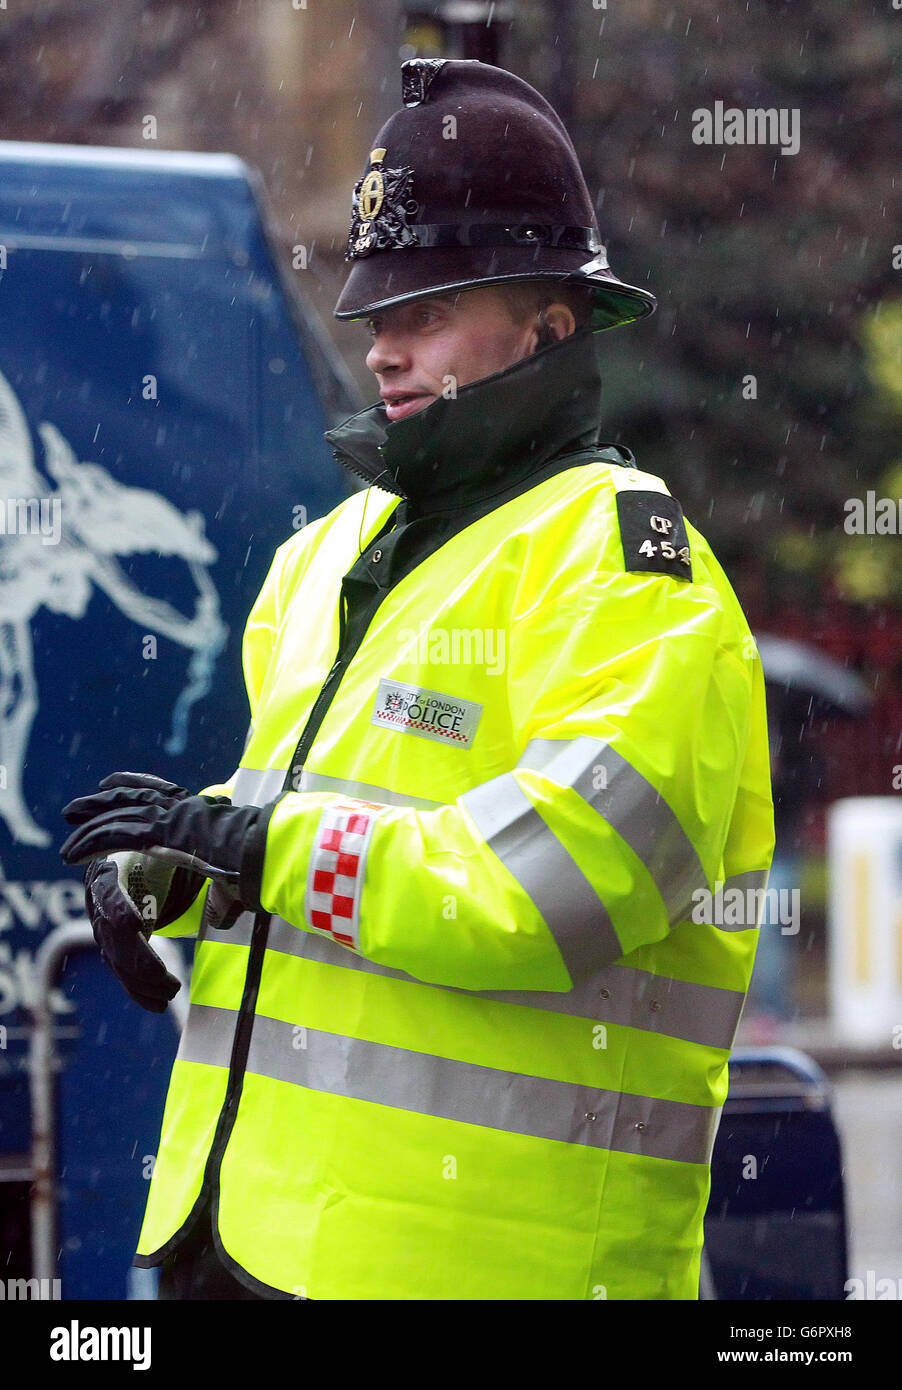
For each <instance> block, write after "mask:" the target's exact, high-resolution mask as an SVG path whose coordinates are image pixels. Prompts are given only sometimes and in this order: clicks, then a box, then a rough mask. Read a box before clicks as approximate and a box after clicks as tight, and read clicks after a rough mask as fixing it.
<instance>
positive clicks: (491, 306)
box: [366, 285, 537, 420]
mask: <svg viewBox="0 0 902 1390" xmlns="http://www.w3.org/2000/svg"><path fill="white" fill-rule="evenodd" d="M367 323H368V326H369V329H370V334H371V336H372V339H373V344H372V347H371V348H370V350H369V352H368V353H367V356H366V365H367V366H368V367H369V369H370V371H371V372H375V374H376V377H377V378H378V381H379V392H380V395H381V396H382V398H383V400H384V401H385V413H386V415H387V416H388V418H389V420H400V419H402V418H403V417H404V416H405V415H414V414H416V412H417V411H418V410H425V409H426V407H427V406H428V405H430V404H431V403H432V401H434V400H436V399H437V397H439V396H441V395H442V394H443V393H445V394H447V395H449V396H450V395H452V394H454V393H455V392H456V391H457V390H458V389H459V388H460V387H461V386H466V385H467V384H468V383H469V382H471V381H480V380H481V379H482V378H483V377H486V376H492V375H493V374H494V373H495V372H500V371H502V370H503V369H504V368H505V367H510V366H512V364H513V363H514V362H519V361H520V360H521V358H523V357H528V356H529V355H530V354H531V353H532V352H533V351H534V350H535V346H536V342H537V332H536V317H535V316H530V317H528V318H527V319H526V320H525V322H519V323H518V322H517V321H515V319H514V318H513V316H512V314H511V311H510V309H509V308H508V305H507V303H506V302H505V300H504V299H502V297H501V296H500V295H499V294H498V293H497V291H496V290H495V289H494V288H493V287H492V286H490V285H485V286H479V287H478V288H476V289H472V290H465V291H460V292H457V293H454V294H448V295H428V296H427V297H426V298H424V299H414V300H410V301H408V302H407V303H406V304H395V305H393V306H392V307H391V308H389V309H382V310H380V311H379V312H378V313H376V314H374V315H373V316H372V317H371V318H370V319H368V320H367Z"/></svg>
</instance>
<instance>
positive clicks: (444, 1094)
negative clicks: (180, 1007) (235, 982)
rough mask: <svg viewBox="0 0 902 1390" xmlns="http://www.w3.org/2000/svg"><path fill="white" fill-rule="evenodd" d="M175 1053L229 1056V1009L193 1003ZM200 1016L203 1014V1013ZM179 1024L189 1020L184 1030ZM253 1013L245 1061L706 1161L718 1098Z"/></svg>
mask: <svg viewBox="0 0 902 1390" xmlns="http://www.w3.org/2000/svg"><path fill="white" fill-rule="evenodd" d="M194 1009H195V1010H197V1012H198V1018H197V1020H196V1025H197V1026H195V1028H194V1030H193V1032H192V1037H191V1042H190V1044H188V1045H186V1046H185V1048H184V1051H183V1052H182V1053H181V1058H182V1060H183V1061H190V1062H206V1063H207V1064H213V1065H217V1066H221V1067H226V1066H228V1064H229V1057H230V1050H231V1041H232V1035H233V1033H234V1027H235V1015H234V1013H233V1012H232V1010H229V1009H214V1008H207V1007H205V1006H203V1005H200V1006H198V1005H195V1006H194ZM205 1016H206V1017H205ZM186 1032H187V1030H186ZM298 1036H299V1034H298V1025H295V1024H291V1023H282V1022H281V1021H279V1020H277V1019H272V1018H266V1017H264V1016H263V1015H260V1014H258V1015H257V1016H256V1018H255V1019H254V1029H253V1033H252V1035H251V1043H250V1051H249V1053H248V1059H247V1071H249V1072H251V1073H254V1074H256V1075H258V1076H266V1077H270V1078H271V1079H273V1080H275V1081H284V1082H288V1083H289V1084H291V1085H295V1086H303V1087H306V1088H307V1089H308V1090H313V1091H322V1092H326V1093H327V1094H329V1095H337V1096H346V1097H348V1098H352V1099H355V1100H363V1101H369V1102H371V1103H373V1104H377V1105H383V1106H387V1107H390V1108H392V1109H395V1110H408V1111H415V1112H417V1113H418V1114H422V1115H431V1116H433V1117H435V1118H437V1119H444V1120H452V1121H455V1122H457V1123H460V1124H468V1125H479V1126H481V1127H482V1128H485V1129H492V1130H500V1131H503V1132H505V1133H508V1134H523V1135H529V1136H531V1137H534V1138H538V1139H548V1140H555V1141H557V1142H559V1143H567V1144H587V1145H590V1146H592V1147H593V1148H599V1149H614V1150H616V1151H618V1152H620V1153H632V1154H643V1155H645V1156H647V1157H650V1158H663V1159H674V1160H678V1161H680V1162H683V1163H707V1162H708V1161H709V1159H710V1156H711V1149H712V1147H713V1143H714V1135H715V1132H716V1128H717V1123H718V1120H719V1117H720V1111H719V1107H717V1106H705V1105H690V1104H688V1103H687V1102H685V1101H673V1100H657V1099H655V1098H653V1097H651V1096H634V1095H630V1094H628V1093H625V1092H621V1091H608V1090H600V1089H597V1088H595V1087H592V1086H581V1085H576V1084H574V1083H573V1082H569V1081H552V1080H548V1079H547V1078H545V1077H540V1076H528V1075H525V1074H523V1073H520V1072H510V1071H501V1070H498V1069H496V1068H494V1067H485V1066H480V1065H479V1064H477V1063H474V1062H459V1061H454V1060H452V1059H450V1058H446V1057H434V1056H431V1055H430V1054H428V1053H423V1052H410V1051H407V1050H406V1049H405V1048H400V1047H389V1046H387V1045H385V1044H383V1043H373V1042H365V1041H363V1040H361V1039H359V1038H347V1037H344V1036H342V1035H341V1034H338V1033H324V1032H319V1031H318V1030H316V1029H311V1028H306V1029H305V1030H304V1034H303V1042H304V1046H303V1047H299V1046H297V1038H298Z"/></svg>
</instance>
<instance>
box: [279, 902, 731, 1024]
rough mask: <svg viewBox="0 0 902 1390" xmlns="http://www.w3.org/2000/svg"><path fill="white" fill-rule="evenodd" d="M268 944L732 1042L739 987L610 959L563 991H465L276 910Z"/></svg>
mask: <svg viewBox="0 0 902 1390" xmlns="http://www.w3.org/2000/svg"><path fill="white" fill-rule="evenodd" d="M267 946H268V948H269V949H270V950H273V951H281V952H284V953H285V954H286V955H292V956H296V957H300V958H301V959H305V960H313V961H317V962H319V963H321V964H324V965H335V966H338V967H339V968H341V969H344V970H360V971H362V972H363V973H364V974H367V975H380V976H383V977H385V978H387V979H391V980H403V981H405V982H406V983H407V984H412V985H417V986H419V988H420V989H440V990H448V991H449V992H450V993H452V994H460V995H469V996H470V997H471V998H473V999H490V1000H493V1001H494V1002H496V1003H499V1004H517V1005H519V1006H521V1007H524V1008H531V1009H540V1010H547V1011H549V1012H551V1013H558V1014H564V1015H565V1016H568V1017H571V1018H585V1019H590V1020H592V1021H594V1022H598V1023H611V1024H615V1025H617V1026H619V1027H625V1028H638V1029H640V1030H641V1031H642V1032H646V1033H660V1034H664V1035H665V1036H667V1037H672V1038H680V1039H682V1040H683V1041H684V1042H690V1043H698V1044H700V1045H701V1046H703V1047H717V1048H722V1049H729V1048H730V1047H732V1045H733V1039H734V1037H735V1034H736V1028H737V1025H738V1023H739V1015H740V1013H741V1011H742V1004H743V1000H744V998H745V995H744V994H743V993H742V991H740V990H733V989H718V988H717V987H716V986H714V985H698V984H690V983H687V982H686V981H685V980H672V979H670V978H669V977H668V976H666V975H654V974H652V973H651V972H650V971H648V970H637V969H634V968H633V967H632V966H625V965H611V966H608V967H607V968H606V969H604V970H599V971H597V972H596V973H595V974H593V975H592V976H590V977H589V978H588V979H584V980H582V981H580V983H579V984H578V985H576V986H575V987H574V988H573V989H571V990H568V991H567V992H566V993H558V992H557V991H552V990H470V989H459V988H458V987H457V986H456V985H432V984H428V983H426V982H425V981H423V980H417V979H415V977H414V976H412V975H407V974H405V972H404V971H403V970H395V969H392V968H391V967H390V966H387V965H378V964H377V963H376V962H375V961H371V960H367V959H366V958H365V957H363V956H360V955H357V954H356V953H355V952H354V951H350V950H346V949H344V948H342V947H341V946H338V945H336V944H335V943H334V942H331V941H329V940H327V939H326V938H325V937H321V936H318V935H315V934H314V933H312V932H308V931H299V930H298V928H297V927H293V926H291V924H290V923H289V922H286V921H284V920H283V919H282V918H281V917H273V919H272V922H271V925H270V929H269V938H268V941H267Z"/></svg>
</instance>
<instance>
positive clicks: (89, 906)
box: [85, 854, 203, 1014]
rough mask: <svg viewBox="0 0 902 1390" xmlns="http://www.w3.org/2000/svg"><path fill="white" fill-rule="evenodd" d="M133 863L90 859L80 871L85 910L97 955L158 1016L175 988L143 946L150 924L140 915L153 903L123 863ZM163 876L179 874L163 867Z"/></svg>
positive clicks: (146, 884) (144, 884) (142, 881)
mask: <svg viewBox="0 0 902 1390" xmlns="http://www.w3.org/2000/svg"><path fill="white" fill-rule="evenodd" d="M138 858H139V856H138V855H127V854H123V855H117V856H116V858H115V859H95V860H94V861H93V863H91V864H89V865H88V867H87V870H86V871H85V909H86V911H87V914H88V916H89V918H90V919H91V926H92V927H93V929H94V940H95V941H96V942H97V945H98V946H99V947H100V954H101V956H102V957H103V959H104V960H105V961H106V963H107V965H108V966H109V967H110V969H111V970H112V971H113V974H114V975H116V976H117V978H118V979H119V980H120V981H121V982H122V984H123V985H124V987H125V991H126V993H127V994H128V995H129V997H130V998H131V999H134V1001H135V1003H136V1004H140V1005H141V1007H142V1008H144V1009H149V1010H150V1011H151V1012H152V1013H158V1014H159V1013H163V1011H164V1010H165V1009H166V1007H167V1005H168V1003H169V1000H170V999H172V998H174V996H175V995H176V994H178V992H179V990H180V989H181V984H180V983H179V981H178V980H177V979H176V978H175V976H174V975H171V974H170V973H169V971H168V970H167V969H166V967H165V965H164V964H163V962H162V961H161V960H160V957H159V956H158V955H157V953H156V951H153V950H151V948H150V946H148V944H147V937H148V936H149V935H150V933H151V932H152V931H153V928H154V925H155V923H154V922H153V921H152V920H151V919H150V918H149V917H148V916H146V915H145V914H147V913H148V911H149V908H150V903H149V902H148V899H151V900H152V899H154V898H156V894H155V893H152V892H150V891H148V890H149V888H150V882H152V881H153V880H152V879H151V880H148V879H147V878H146V877H145V875H144V874H143V872H138V873H136V872H135V868H136V867H137V866H133V867H132V870H131V873H129V865H128V864H127V862H126V861H128V860H137V859H138ZM161 867H162V866H161ZM164 872H165V873H167V874H168V876H169V877H173V876H174V875H175V874H177V873H183V872H184V871H183V870H179V869H172V868H169V867H167V868H166V869H165V870H164ZM120 874H122V875H123V876H124V877H125V878H126V882H127V881H128V879H129V878H130V879H131V883H132V887H133V889H134V890H137V892H138V897H137V898H136V899H133V898H132V897H131V895H130V893H129V891H128V889H127V888H125V887H124V886H123V882H122V878H121V877H120ZM201 883H203V879H199V881H198V884H197V889H199V888H200V885H201ZM154 886H157V887H158V885H156V884H155V885H154ZM197 889H196V890H195V893H196V891H197ZM167 896H168V893H167ZM188 905H189V906H190V901H189V904H188ZM173 920H174V918H173Z"/></svg>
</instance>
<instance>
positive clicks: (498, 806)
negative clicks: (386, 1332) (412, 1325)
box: [62, 59, 773, 1299]
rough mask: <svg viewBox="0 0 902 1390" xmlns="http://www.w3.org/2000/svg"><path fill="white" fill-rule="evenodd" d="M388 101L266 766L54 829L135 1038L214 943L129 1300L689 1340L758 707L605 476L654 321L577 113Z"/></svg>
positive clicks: (279, 666)
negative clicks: (635, 1330)
mask: <svg viewBox="0 0 902 1390" xmlns="http://www.w3.org/2000/svg"><path fill="white" fill-rule="evenodd" d="M402 99H403V108H402V109H401V110H399V111H397V112H396V113H395V114H394V115H392V116H391V118H390V119H389V120H388V122H387V123H386V124H385V125H384V126H383V128H382V130H380V132H379V133H378V135H377V136H376V138H375V140H374V142H373V146H372V149H371V151H370V155H369V160H368V164H367V168H366V170H365V171H364V174H363V176H362V177H361V179H360V180H359V182H358V184H357V185H356V187H355V189H354V194H353V209H352V219H351V228H350V235H349V243H348V259H349V261H350V263H351V271H350V274H349V276H348V279H347V282H346V284H345V286H344V289H343V291H342V293H341V296H340V298H339V301H338V304H337V306H336V310H335V312H336V315H337V316H338V317H339V318H340V319H348V320H364V321H366V322H367V323H368V325H369V328H370V333H371V337H372V343H371V347H370V351H369V354H368V357H367V362H368V365H369V366H370V368H371V369H372V371H373V372H374V374H375V376H376V378H377V381H378V383H379V388H380V400H379V402H378V403H376V404H375V405H372V406H370V407H368V408H367V409H365V410H363V411H361V412H359V413H358V414H356V415H354V416H352V417H351V418H350V419H349V420H347V421H345V423H344V424H343V425H341V426H339V427H338V428H337V429H334V430H331V431H330V432H329V434H328V435H327V438H328V439H329V440H330V442H331V444H332V446H333V448H334V449H335V451H336V454H337V456H338V457H339V458H340V459H341V460H342V462H343V463H344V464H345V465H346V466H347V467H348V468H349V469H350V470H351V471H352V472H354V473H355V474H357V475H359V476H360V477H361V478H363V479H364V480H365V482H366V483H367V486H366V487H365V488H364V489H362V490H361V491H360V492H358V493H356V494H355V495H354V496H352V497H350V498H349V499H347V500H346V501H345V502H343V503H342V504H341V505H340V506H339V507H337V508H336V509H335V510H334V511H333V512H331V513H330V514H329V515H328V516H326V517H324V518H321V519H319V520H318V521H315V522H313V523H312V524H310V525H308V526H307V527H306V528H305V529H304V530H303V531H301V532H299V533H298V534H297V535H295V536H293V537H292V538H291V539H290V540H289V541H287V542H286V543H285V544H284V545H283V546H282V547H280V549H279V550H278V552H277V553H276V556H275V559H274V561H273V565H272V568H271V570H270V573H269V575H268V577H267V579H266V582H265V584H264V586H263V589H262V590H261V593H260V595H259V596H258V598H257V601H256V603H255V605H254V607H253V610H252V612H251V614H250V617H249V620H248V624H247V629H246V633H245V642H244V668H245V678H246V683H247V690H248V698H249V702H250V707H251V730H250V734H249V738H248V742H247V745H246V747H245V750H244V752H243V754H242V757H241V763H240V767H239V768H238V769H237V771H236V772H235V773H234V775H233V776H232V777H231V778H230V779H229V781H228V782H225V783H223V784H221V785H219V786H216V787H211V788H207V789H206V791H205V792H203V793H201V794H200V795H196V796H192V795H189V794H188V792H187V791H186V790H185V789H184V788H180V787H175V786H174V785H173V784H171V783H167V782H164V781H162V780H160V779H156V778H152V777H150V776H149V775H145V774H134V773H117V774H114V775H113V776H112V777H110V778H107V779H105V782H104V783H102V784H101V788H100V790H99V791H98V792H96V793H94V794H93V795H91V796H87V797H83V798H80V799H79V800H78V801H76V802H74V803H72V804H71V805H70V806H69V807H67V808H66V815H67V819H68V820H69V822H70V824H72V825H74V826H75V827H76V828H75V830H74V832H73V834H72V835H71V836H70V837H69V839H68V840H67V841H66V844H65V845H64V846H63V851H62V852H63V857H64V858H65V859H66V860H67V862H69V863H85V862H88V861H91V862H90V863H89V867H88V870H87V873H86V884H87V888H86V894H87V902H88V910H89V912H90V914H91V916H92V920H93V921H94V924H95V931H96V934H97V937H98V940H99V941H100V943H101V945H102V949H103V950H104V953H105V955H106V957H107V959H108V960H109V961H110V963H111V964H112V966H113V968H114V969H115V970H116V971H117V973H119V974H120V977H121V978H122V979H123V982H124V983H125V985H126V987H127V988H128V989H129V990H130V992H132V994H133V995H134V997H137V998H138V999H139V1000H140V1001H141V1002H142V1003H144V1004H145V1005H146V1006H147V1007H149V1008H165V1007H166V1001H167V999H168V998H170V997H171V996H172V993H173V992H174V989H175V987H176V982H175V981H173V980H172V978H171V977H167V976H166V972H165V971H164V969H163V967H162V964H161V963H160V962H159V960H158V958H157V957H156V956H155V955H154V953H153V952H152V950H151V948H150V946H149V945H148V944H147V940H146V939H145V938H146V936H148V935H149V934H150V933H149V928H148V921H147V918H148V912H147V907H146V905H147V903H148V902H149V903H150V904H151V905H152V913H151V914H150V915H151V916H152V918H153V919H154V920H153V921H152V922H151V924H150V925H151V926H153V925H155V926H156V929H157V930H159V931H161V932H163V933H165V934H168V935H173V936H191V935H196V936H197V938H198V944H197V948H196V952H195V962H194V968H193V974H192V980H191V1007H190V1012H189V1017H188V1022H187V1025H186V1028H185V1030H184V1033H183V1036H182V1041H181V1045H180V1048H179V1054H178V1057H177V1059H176V1062H175V1065H174V1068H173V1073H172V1079H171V1082H170V1089H169V1094H168V1097H167V1104H166V1112H165V1116H164V1121H163V1133H162V1137H161V1143H160V1149H159V1154H158V1157H157V1163H156V1166H155V1170H154V1175H153V1180H152V1183H151V1189H150V1194H149V1199H148V1206H147V1212H146V1215H145V1220H144V1226H143V1229H142V1232H141V1237H140V1242H139V1252H138V1255H137V1256H136V1260H135V1263H136V1264H138V1265H140V1266H144V1267H148V1266H153V1265H160V1264H162V1266H163V1271H164V1278H163V1281H162V1282H163V1288H164V1291H165V1292H166V1294H167V1296H170V1297H171V1296H184V1297H260V1298H271V1299H292V1298H312V1299H336V1298H337V1299H370V1298H377V1299H382V1298H409V1299H437V1298H452V1299H483V1298H518V1299H520V1298H522V1299H573V1298H577V1299H581V1298H589V1299H598V1298H613V1299H677V1298H680V1299H682V1298H695V1297H696V1296H697V1293H698V1282H699V1262H700V1253H701V1245H702V1236H703V1232H702V1220H703V1217H704V1212H705V1206H706V1203H707V1198H708V1192H709V1185H710V1168H709V1164H710V1156H711V1149H712V1146H713V1140H714V1135H715V1132H716V1127H717V1121H718V1117H719V1113H720V1106H721V1105H722V1103H723V1100H724V1098H725V1095H726V1088H727V1060H728V1058H729V1054H730V1048H731V1046H732V1042H733V1038H734V1034H735V1030H736V1026H737V1024H738V1020H739V1015H740V1011H741V1008H742V1004H743V1000H744V998H745V993H746V990H747V988H748V983H749V977H750V974H751V969H752V962H753V958H754V952H755V944H756V937H757V930H758V916H757V907H756V906H755V904H756V903H757V902H760V890H761V889H762V888H763V886H764V884H765V883H766V878H767V870H768V867H769V864H770V858H771V854H772V850H773V809H772V802H771V791H770V780H769V770H768V751H767V729H766V718H765V705H764V684H763V678H762V673H761V666H760V662H759V660H758V656H757V651H756V649H755V645H754V642H753V640H752V639H751V636H750V634H749V631H748V627H747V624H746V622H745V618H744V616H743V614H742V612H741V609H740V607H739V604H738V602H737V600H736V598H735V596H734V594H733V592H732V590H731V588H730V586H729V583H728V582H727V580H726V578H725V576H724V575H723V572H722V570H721V569H720V567H719V565H718V564H717V561H716V560H715V558H714V556H713V554H712V553H711V550H710V548H709V547H708V546H707V544H706V542H705V541H704V539H703V538H702V536H701V535H699V533H698V532H697V531H696V530H695V529H694V528H693V526H692V525H691V523H689V522H688V521H687V520H686V519H685V518H684V517H683V514H682V511H681V509H680V506H679V503H678V502H677V501H676V499H675V498H673V497H672V496H671V494H670V493H669V491H668V489H667V487H666V485H665V484H664V483H663V482H662V481H661V479H659V478H657V477H655V476H653V475H650V474H647V473H644V472H642V471H641V470H640V469H639V468H638V467H637V466H636V462H635V460H634V459H633V457H632V455H631V454H630V452H629V451H628V450H626V449H621V448H617V447H614V446H611V445H605V444H603V443H602V441H601V438H600V426H599V415H600V371H599V363H598V355H597V352H596V344H597V341H598V336H599V334H600V331H601V330H606V329H608V328H611V327H615V326H618V325H621V324H626V323H629V322H631V321H632V320H635V319H638V318H641V317H642V316H644V315H646V314H648V313H650V312H651V311H652V310H653V308H654V303H655V301H654V298H653V296H652V295H650V294H649V293H648V292H647V291H645V290H643V289H640V288H637V287H634V286H630V285H626V284H624V283H623V282H622V281H620V280H619V279H617V277H616V276H614V274H613V273H612V272H611V270H610V268H609V266H608V264H607V260H606V257H605V252H604V248H603V246H602V245H601V241H600V239H599V234H598V229H597V225H596V220H595V216H594V211H593V207H592V202H591V199H590V197H589V194H588V191H587V189H586V186H585V182H584V180H583V177H582V173H581V171H580V169H579V165H578V161H577V158H576V155H575V153H574V150H573V146H572V144H571V142H570V139H569V137H568V135H567V133H566V131H565V130H564V128H563V126H562V125H561V122H560V120H559V119H558V117H557V116H556V114H555V112H554V111H553V110H552V108H551V107H550V106H549V105H548V103H547V102H545V101H544V99H543V98H542V97H541V96H540V95H539V93H538V92H536V91H535V90H534V89H533V88H532V87H530V86H529V85H528V84H527V83H525V82H523V81H521V80H520V79H519V78H518V77H516V76H514V75H513V74H511V73H509V72H505V71H502V70H501V69H498V68H495V67H491V66H488V65H485V64H482V63H479V62H475V61H458V60H441V59H437V60H419V59H418V60H412V61H410V62H407V63H405V64H404V65H403V68H402ZM728 890H729V898H730V901H731V903H733V904H734V906H733V910H732V911H731V912H730V913H729V914H728V913H725V912H724V911H723V910H722V908H723V903H724V902H725V901H726V900H727V897H728ZM737 890H738V892H737ZM737 897H738V899H739V901H740V902H741V903H744V902H745V901H746V900H748V902H749V904H750V906H749V909H748V911H745V910H742V909H741V908H740V910H739V911H738V912H737V910H736V908H735V901H736V899H737ZM142 908H143V910H142Z"/></svg>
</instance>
